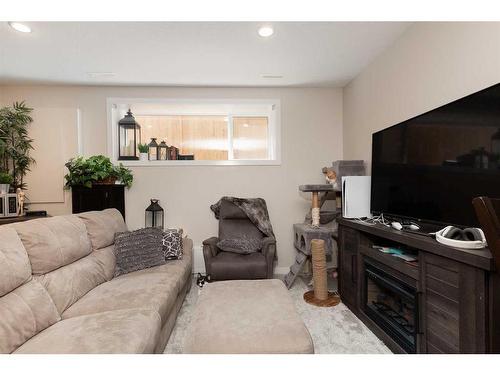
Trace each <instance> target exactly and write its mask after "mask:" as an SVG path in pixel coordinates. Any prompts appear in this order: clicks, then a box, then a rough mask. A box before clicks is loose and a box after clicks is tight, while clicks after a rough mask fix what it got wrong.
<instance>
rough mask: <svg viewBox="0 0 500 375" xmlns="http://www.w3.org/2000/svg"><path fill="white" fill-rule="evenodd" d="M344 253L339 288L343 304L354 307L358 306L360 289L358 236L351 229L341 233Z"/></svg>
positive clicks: (341, 254)
mask: <svg viewBox="0 0 500 375" xmlns="http://www.w3.org/2000/svg"><path fill="white" fill-rule="evenodd" d="M340 237H341V243H342V244H343V245H342V252H341V253H340V254H339V263H340V267H339V268H340V269H341V270H342V272H341V273H340V275H339V287H340V290H341V294H342V297H343V302H344V303H345V304H346V305H347V306H349V307H353V306H356V305H357V301H356V298H357V293H356V290H357V289H358V236H357V235H356V232H355V231H354V230H352V229H350V228H345V227H344V228H342V230H341V231H340Z"/></svg>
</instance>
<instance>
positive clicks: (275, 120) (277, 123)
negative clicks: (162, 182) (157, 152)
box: [106, 98, 281, 167]
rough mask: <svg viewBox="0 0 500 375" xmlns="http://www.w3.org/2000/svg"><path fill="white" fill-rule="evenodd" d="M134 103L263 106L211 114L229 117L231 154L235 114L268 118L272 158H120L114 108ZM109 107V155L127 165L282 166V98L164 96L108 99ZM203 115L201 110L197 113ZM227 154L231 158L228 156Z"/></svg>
mask: <svg viewBox="0 0 500 375" xmlns="http://www.w3.org/2000/svg"><path fill="white" fill-rule="evenodd" d="M134 103H154V104H161V103H170V104H204V105H210V104H214V105H224V106H227V107H228V108H231V106H234V107H235V108H237V106H238V105H240V106H241V105H264V106H266V107H267V108H268V110H267V111H265V112H262V111H258V112H256V111H245V112H242V111H238V110H229V112H226V113H210V115H223V116H227V117H228V141H229V150H228V155H229V156H230V154H231V153H232V152H231V151H232V142H231V137H232V129H233V127H232V119H233V117H258V116H265V117H267V118H268V142H269V143H268V152H269V159H247V160H156V161H139V160H118V121H119V120H120V119H119V118H117V117H118V113H117V111H115V110H114V109H115V108H117V107H118V106H123V105H125V106H126V105H130V104H134ZM106 108H107V114H108V124H107V139H108V142H107V154H108V156H109V157H110V158H111V160H112V161H113V162H114V163H118V162H119V163H122V164H123V165H125V166H127V167H134V166H136V167H165V166H181V165H185V166H195V165H221V166H223V165H281V103H280V100H279V99H241V100H240V99H170V98H169V99H165V98H107V99H106ZM190 114H191V115H192V114H193V113H190V112H185V113H183V112H182V111H165V112H163V111H162V113H134V115H136V116H147V115H168V116H171V115H190ZM196 114H198V115H201V113H196ZM229 156H228V157H229Z"/></svg>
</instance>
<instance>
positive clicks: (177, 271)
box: [121, 237, 193, 293]
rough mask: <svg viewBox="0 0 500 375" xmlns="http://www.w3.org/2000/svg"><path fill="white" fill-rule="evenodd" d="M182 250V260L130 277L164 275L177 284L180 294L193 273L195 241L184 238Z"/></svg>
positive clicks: (139, 272)
mask: <svg viewBox="0 0 500 375" xmlns="http://www.w3.org/2000/svg"><path fill="white" fill-rule="evenodd" d="M182 248H183V249H184V250H183V252H184V254H183V256H182V259H180V260H169V261H167V263H166V264H164V265H162V266H157V267H151V268H147V269H144V270H140V271H137V272H134V273H132V274H130V275H132V276H133V275H141V274H145V273H162V274H164V275H165V277H166V278H168V279H171V280H173V281H174V282H175V286H176V291H177V293H178V292H180V291H181V289H182V288H183V287H184V285H185V284H186V282H187V281H188V279H190V278H191V275H192V273H193V241H192V240H191V239H190V238H187V237H184V238H183V240H182ZM127 276H128V275H123V276H121V277H124V278H125V277H127Z"/></svg>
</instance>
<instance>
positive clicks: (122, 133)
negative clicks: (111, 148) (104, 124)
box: [118, 109, 141, 160]
mask: <svg viewBox="0 0 500 375" xmlns="http://www.w3.org/2000/svg"><path fill="white" fill-rule="evenodd" d="M140 142H141V126H140V125H139V124H138V123H137V122H136V121H135V118H134V116H133V115H132V112H131V111H130V109H129V110H128V112H127V114H126V115H125V117H124V118H122V119H121V120H120V121H118V145H119V147H118V160H139V156H138V155H137V144H138V143H140Z"/></svg>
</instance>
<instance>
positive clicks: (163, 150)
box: [158, 141, 169, 160]
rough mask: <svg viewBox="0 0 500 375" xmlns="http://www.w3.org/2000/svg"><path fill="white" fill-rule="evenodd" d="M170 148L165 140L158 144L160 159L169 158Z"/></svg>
mask: <svg viewBox="0 0 500 375" xmlns="http://www.w3.org/2000/svg"><path fill="white" fill-rule="evenodd" d="M168 149H169V147H168V146H167V144H166V143H165V141H161V142H160V144H159V146H158V160H168Z"/></svg>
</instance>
